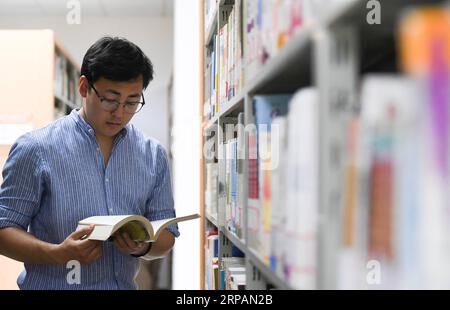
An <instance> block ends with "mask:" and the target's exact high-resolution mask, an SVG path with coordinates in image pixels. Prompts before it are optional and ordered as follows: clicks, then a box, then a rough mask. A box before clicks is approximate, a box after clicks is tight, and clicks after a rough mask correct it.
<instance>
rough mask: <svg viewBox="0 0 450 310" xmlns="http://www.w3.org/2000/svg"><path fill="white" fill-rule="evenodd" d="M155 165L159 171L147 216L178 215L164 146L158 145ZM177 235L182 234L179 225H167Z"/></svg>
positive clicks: (153, 219) (160, 218)
mask: <svg viewBox="0 0 450 310" xmlns="http://www.w3.org/2000/svg"><path fill="white" fill-rule="evenodd" d="M155 165H156V169H155V171H157V175H156V182H155V186H154V188H153V191H152V193H151V195H150V199H149V200H148V201H147V204H146V209H147V214H146V217H147V218H148V219H149V220H150V221H156V220H162V219H167V218H173V217H175V216H176V214H175V209H174V202H173V194H172V184H171V178H170V169H169V163H168V160H167V155H166V152H165V150H164V148H163V147H162V146H161V145H158V146H157V150H156V160H155ZM167 230H168V231H170V232H171V233H172V234H173V235H174V236H175V237H178V236H179V235H180V232H179V231H178V225H177V224H173V225H170V226H169V227H167Z"/></svg>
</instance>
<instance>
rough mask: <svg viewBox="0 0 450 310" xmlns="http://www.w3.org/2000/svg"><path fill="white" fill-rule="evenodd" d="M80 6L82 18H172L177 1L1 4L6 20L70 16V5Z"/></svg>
mask: <svg viewBox="0 0 450 310" xmlns="http://www.w3.org/2000/svg"><path fill="white" fill-rule="evenodd" d="M71 1H72V2H79V3H80V6H81V17H83V16H88V17H99V16H103V17H109V16H111V17H118V16H128V17H133V16H135V17H147V16H149V17H168V16H172V15H173V0H0V16H2V17H6V16H8V17H24V18H26V17H58V16H66V14H67V13H68V12H69V11H70V8H72V7H70V8H67V6H68V4H69V3H70V2H71Z"/></svg>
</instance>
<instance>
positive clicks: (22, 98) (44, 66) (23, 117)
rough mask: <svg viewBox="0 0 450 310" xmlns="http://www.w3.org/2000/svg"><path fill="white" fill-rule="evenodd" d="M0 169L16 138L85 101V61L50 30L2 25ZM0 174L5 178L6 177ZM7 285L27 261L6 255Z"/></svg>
mask: <svg viewBox="0 0 450 310" xmlns="http://www.w3.org/2000/svg"><path fill="white" fill-rule="evenodd" d="M0 41H1V42H2V49H1V51H0V56H1V57H0V68H1V71H2V74H3V79H2V83H0V92H1V94H2V104H1V105H0V128H1V131H2V133H1V134H0V169H3V165H4V163H5V161H6V159H7V157H8V153H9V150H10V147H11V145H12V143H13V142H14V141H15V140H16V139H17V138H18V137H19V136H20V135H22V134H24V133H26V132H27V131H29V130H32V129H37V128H41V127H43V126H45V125H47V124H49V123H51V122H52V121H54V120H55V119H57V118H59V117H61V116H63V115H66V114H69V113H70V111H71V110H72V109H73V108H76V107H79V106H80V105H81V98H80V96H79V94H77V93H78V87H77V85H78V79H79V74H80V67H79V65H78V64H77V63H76V61H74V59H73V58H72V57H71V56H70V54H69V53H68V52H67V51H66V49H65V48H64V46H63V45H62V44H61V43H60V42H59V41H58V40H57V39H56V38H55V34H54V32H53V31H51V30H0ZM1 181H2V179H1V175H0V183H1ZM1 266H2V270H3V271H5V275H4V276H2V280H1V281H0V288H2V289H17V285H16V280H17V276H18V274H19V272H20V271H22V270H23V265H22V264H20V263H17V262H15V261H12V260H9V259H7V258H5V257H1Z"/></svg>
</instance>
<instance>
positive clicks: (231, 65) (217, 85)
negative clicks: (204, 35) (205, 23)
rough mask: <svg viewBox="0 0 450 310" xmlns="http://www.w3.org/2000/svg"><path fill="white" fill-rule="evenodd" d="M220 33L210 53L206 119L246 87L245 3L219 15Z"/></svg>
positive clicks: (239, 1)
mask: <svg viewBox="0 0 450 310" xmlns="http://www.w3.org/2000/svg"><path fill="white" fill-rule="evenodd" d="M219 16H220V17H219V18H220V19H219V22H220V23H219V25H220V26H221V27H220V29H219V32H218V33H216V34H215V35H214V36H213V44H212V46H211V49H207V51H206V63H205V84H206V85H207V86H206V87H205V90H206V91H205V98H206V101H205V106H204V116H205V117H206V118H207V119H209V118H212V117H213V116H214V115H215V114H217V113H218V112H219V110H220V109H221V108H222V107H223V106H224V105H225V104H226V103H227V102H228V101H229V100H230V99H232V98H233V97H234V96H236V94H238V93H239V92H240V91H241V90H242V88H243V85H244V84H243V82H244V76H243V70H242V61H243V31H242V27H243V19H242V0H236V1H235V3H234V4H233V5H231V4H230V5H223V6H222V7H221V10H220V14H219Z"/></svg>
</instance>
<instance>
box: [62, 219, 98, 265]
mask: <svg viewBox="0 0 450 310" xmlns="http://www.w3.org/2000/svg"><path fill="white" fill-rule="evenodd" d="M94 227H95V226H94V225H91V226H89V227H86V228H82V229H80V230H77V231H75V232H73V233H72V234H70V236H68V237H67V238H66V240H64V241H63V242H62V243H61V244H59V245H58V246H57V250H56V253H57V254H56V255H57V256H58V257H57V260H58V261H59V262H60V263H61V264H66V263H67V262H68V261H71V260H77V261H79V262H80V263H81V264H91V263H93V262H95V261H96V260H97V259H99V258H100V257H101V256H102V242H101V241H94V240H87V239H86V240H82V238H83V237H84V236H89V235H90V234H91V233H92V231H93V230H94Z"/></svg>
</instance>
